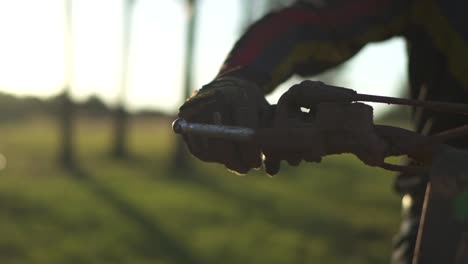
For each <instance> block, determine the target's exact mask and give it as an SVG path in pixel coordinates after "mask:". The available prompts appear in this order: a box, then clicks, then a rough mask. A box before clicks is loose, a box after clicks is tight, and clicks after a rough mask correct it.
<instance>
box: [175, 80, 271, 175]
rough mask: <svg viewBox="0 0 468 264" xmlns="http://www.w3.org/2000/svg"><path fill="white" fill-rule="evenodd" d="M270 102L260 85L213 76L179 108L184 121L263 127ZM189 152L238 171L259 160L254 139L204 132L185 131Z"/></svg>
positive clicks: (250, 166) (257, 166)
mask: <svg viewBox="0 0 468 264" xmlns="http://www.w3.org/2000/svg"><path fill="white" fill-rule="evenodd" d="M270 108H271V106H270V105H269V104H268V102H267V101H266V100H265V97H264V96H263V93H262V91H261V90H260V88H259V87H258V86H257V85H255V84H254V83H252V82H249V81H246V80H242V79H239V78H234V77H226V78H222V79H218V80H215V81H213V82H211V83H209V84H207V85H205V86H203V87H202V89H200V90H199V91H197V93H195V95H193V96H192V97H190V98H189V99H188V100H187V101H186V102H185V103H184V104H183V105H182V106H181V107H180V109H179V117H180V118H183V119H185V120H187V121H191V122H198V123H205V124H222V125H233V126H244V127H250V128H258V127H263V126H265V125H266V122H268V119H270V117H269V115H270ZM184 141H185V143H186V144H187V146H188V148H189V150H190V152H191V153H192V154H193V155H195V156H196V157H197V158H199V159H200V160H202V161H206V162H217V163H222V164H224V165H225V166H226V167H227V168H228V169H230V170H232V171H235V172H237V173H240V174H245V173H247V172H248V171H249V170H250V169H252V168H259V167H260V166H261V164H262V158H261V152H260V148H259V146H258V145H257V144H255V143H254V142H244V143H241V142H232V141H227V140H222V139H215V138H207V137H203V136H195V135H184Z"/></svg>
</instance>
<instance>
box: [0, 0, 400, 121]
mask: <svg viewBox="0 0 468 264" xmlns="http://www.w3.org/2000/svg"><path fill="white" fill-rule="evenodd" d="M123 1H124V0H117V1H116V0H99V1H96V0H79V1H73V3H74V4H73V15H74V17H73V48H74V53H73V60H74V61H73V69H72V71H73V75H72V96H73V97H74V98H75V99H77V100H84V99H86V98H87V97H88V96H90V95H92V94H96V95H98V96H99V97H101V98H103V99H104V100H105V101H106V102H107V103H110V104H113V103H114V102H115V100H116V97H117V92H118V91H119V89H120V83H119V81H120V78H119V74H120V72H121V56H122V55H121V49H122V32H121V26H122V12H123V3H124V2H123ZM241 2H242V1H241V0H223V1H219V0H203V1H200V5H199V12H200V13H199V19H200V20H199V24H198V40H197V43H196V45H197V49H196V52H195V56H196V58H195V69H194V74H195V78H194V79H195V83H194V89H195V88H197V87H201V86H202V85H203V84H205V83H207V82H209V81H211V80H212V78H213V77H214V76H215V74H216V73H217V71H218V69H219V67H220V65H221V63H222V61H223V60H224V58H225V56H226V55H227V53H228V52H229V50H230V48H231V47H232V45H233V43H234V42H235V40H236V39H237V37H238V36H239V34H240V31H241V28H240V26H241V25H239V19H240V13H241V12H242V10H241V6H240V3H241ZM64 11H65V8H64V0H41V1H37V0H15V1H0V38H1V39H2V42H1V44H0V91H6V92H11V93H15V94H19V95H39V96H52V95H56V94H58V93H59V92H60V91H61V90H62V88H63V86H64V83H65V80H64V25H65V23H64V22H65V17H64V13H65V12H64ZM185 12H186V10H185V9H184V1H155V0H137V1H136V6H135V13H134V16H133V17H134V21H133V32H132V40H131V47H130V49H131V51H130V53H131V55H130V66H129V76H128V91H127V95H128V98H127V101H126V104H127V106H128V107H129V108H130V109H133V110H135V109H141V108H151V109H155V108H156V109H161V110H164V111H166V112H173V111H175V110H176V109H177V106H178V105H179V104H180V103H181V102H182V100H183V98H182V88H183V87H182V85H183V75H182V73H183V60H184V51H185V49H184V45H185V23H186V16H185V15H186V13H185ZM347 70H348V74H347V75H346V76H345V78H341V79H340V81H341V82H342V83H341V85H345V86H349V87H352V88H353V89H357V90H358V91H360V92H369V93H374V94H381V95H396V94H397V90H396V89H395V88H396V87H398V86H400V84H401V83H402V82H403V80H404V79H405V72H406V59H405V55H404V43H403V41H402V40H398V39H397V40H392V41H389V42H386V43H385V44H379V45H369V47H368V48H366V49H364V51H362V52H361V53H360V54H359V56H357V57H356V59H355V60H353V61H351V62H349V63H348V67H347ZM293 81H297V79H293ZM290 85H291V81H290V82H288V83H286V84H284V85H282V86H281V87H282V89H279V90H278V92H276V93H274V94H273V95H271V96H269V100H270V101H271V102H275V101H276V100H277V98H278V97H279V94H280V93H281V92H282V91H284V90H285V89H286V88H287V87H289V86H290Z"/></svg>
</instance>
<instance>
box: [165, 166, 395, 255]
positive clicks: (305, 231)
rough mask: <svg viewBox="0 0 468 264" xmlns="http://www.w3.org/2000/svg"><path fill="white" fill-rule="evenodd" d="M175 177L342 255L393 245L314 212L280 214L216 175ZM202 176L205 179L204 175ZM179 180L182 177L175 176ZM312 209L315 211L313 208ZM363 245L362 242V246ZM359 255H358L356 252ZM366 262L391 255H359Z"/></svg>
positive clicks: (382, 237) (259, 197) (263, 199)
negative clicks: (375, 245) (379, 243)
mask: <svg viewBox="0 0 468 264" xmlns="http://www.w3.org/2000/svg"><path fill="white" fill-rule="evenodd" d="M172 173H173V174H181V173H183V174H187V173H188V174H190V173H193V174H194V175H196V177H184V178H183V181H184V182H185V183H187V182H188V183H191V184H193V185H197V186H198V187H201V188H203V189H204V190H206V191H209V192H212V193H214V194H216V195H219V196H222V197H223V198H225V199H228V200H230V201H233V202H235V203H236V204H237V205H238V206H239V208H241V210H242V212H243V214H244V215H245V218H248V217H249V216H255V217H260V218H262V219H263V220H264V221H266V222H268V223H270V224H272V225H274V226H276V227H278V229H283V230H292V231H294V232H297V233H300V234H302V235H303V237H304V238H306V237H314V238H320V239H323V240H324V241H326V244H327V245H328V246H329V247H330V248H332V249H333V251H335V252H336V253H337V254H339V255H345V256H346V255H357V254H359V253H361V254H363V253H365V252H366V251H365V250H364V251H363V245H362V244H361V243H364V241H366V242H367V243H373V242H375V241H382V240H388V241H389V245H390V240H391V237H388V236H387V235H386V234H385V233H384V232H382V231H381V230H376V229H372V228H362V227H361V228H358V227H356V226H353V225H352V223H351V222H350V221H346V219H333V218H330V216H324V215H321V214H320V213H314V212H313V211H311V212H309V213H306V214H304V215H302V217H301V218H297V217H291V216H289V215H287V213H284V212H281V211H279V208H278V207H277V206H276V204H275V201H272V200H271V199H269V198H268V197H265V196H262V195H261V194H258V195H256V192H255V191H254V190H250V191H249V190H242V191H240V190H236V189H233V188H229V187H228V186H226V185H225V184H224V183H223V182H222V181H219V180H216V179H215V177H213V175H203V174H202V173H201V172H199V171H197V172H196V173H194V172H193V171H192V172H188V171H183V170H180V171H172ZM201 175H203V176H201ZM175 179H176V180H180V177H175ZM311 210H312V209H311ZM360 242H361V243H360ZM357 252H359V253H357ZM360 257H361V258H362V259H366V261H367V262H366V263H376V262H382V261H386V260H387V259H388V256H382V258H379V259H376V258H375V257H373V256H360Z"/></svg>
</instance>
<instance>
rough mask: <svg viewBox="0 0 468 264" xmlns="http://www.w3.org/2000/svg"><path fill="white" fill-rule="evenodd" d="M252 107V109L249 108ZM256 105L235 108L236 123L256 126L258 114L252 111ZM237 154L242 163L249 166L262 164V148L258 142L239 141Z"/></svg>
mask: <svg viewBox="0 0 468 264" xmlns="http://www.w3.org/2000/svg"><path fill="white" fill-rule="evenodd" d="M249 108H250V109H249ZM252 109H254V106H251V107H248V106H242V107H239V108H237V109H236V110H235V114H234V119H235V123H236V125H239V126H244V127H251V128H255V127H257V126H258V122H259V120H258V114H257V113H255V112H254V113H252V111H256V109H254V110H252ZM237 154H238V155H239V158H240V160H241V162H242V164H243V165H244V166H245V167H247V168H259V167H260V166H261V165H262V159H261V156H260V148H259V146H258V144H256V142H253V141H249V142H238V143H237Z"/></svg>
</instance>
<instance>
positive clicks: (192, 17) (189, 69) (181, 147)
mask: <svg viewBox="0 0 468 264" xmlns="http://www.w3.org/2000/svg"><path fill="white" fill-rule="evenodd" d="M185 3H186V6H187V15H188V19H187V42H186V50H185V69H184V78H185V82H184V100H185V99H186V98H188V97H189V96H190V95H191V93H192V88H193V80H192V79H193V57H194V50H195V29H196V24H197V8H196V7H197V1H196V0H186V2H185ZM187 157H188V155H187V151H186V149H185V144H184V143H183V141H182V140H181V139H180V137H177V141H176V148H175V154H174V157H173V167H174V168H175V169H185V168H187V167H188V159H187Z"/></svg>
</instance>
